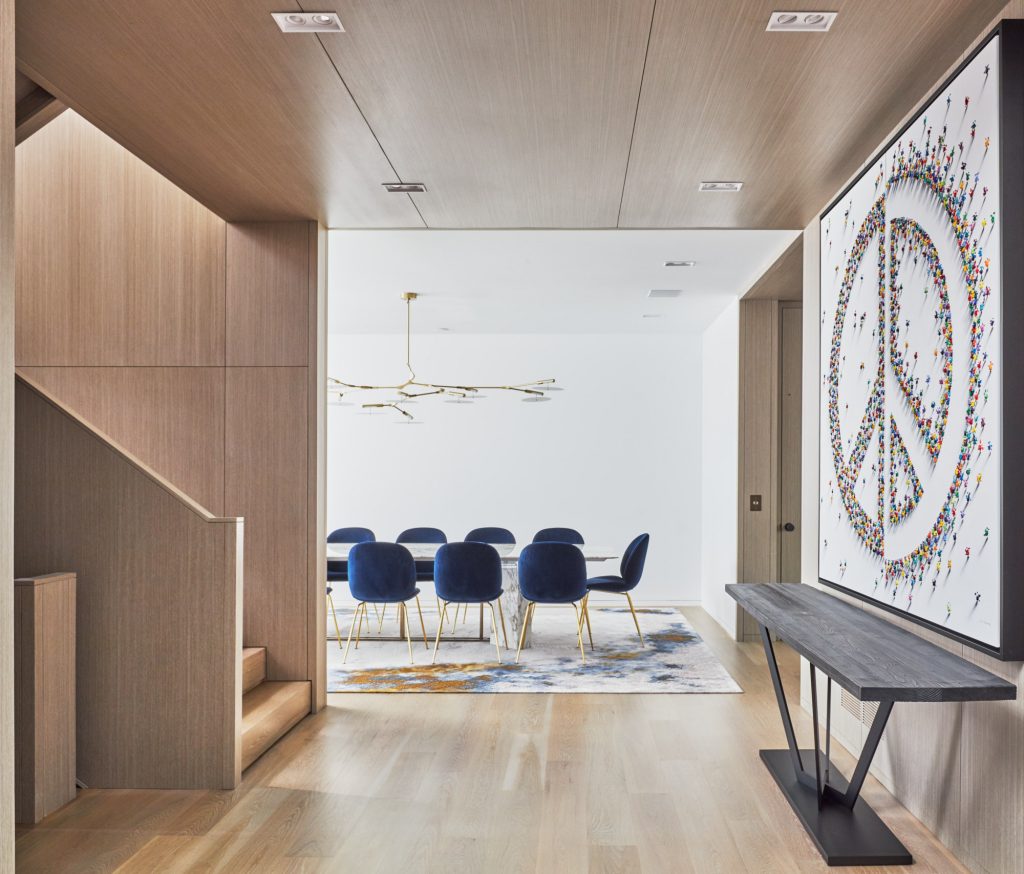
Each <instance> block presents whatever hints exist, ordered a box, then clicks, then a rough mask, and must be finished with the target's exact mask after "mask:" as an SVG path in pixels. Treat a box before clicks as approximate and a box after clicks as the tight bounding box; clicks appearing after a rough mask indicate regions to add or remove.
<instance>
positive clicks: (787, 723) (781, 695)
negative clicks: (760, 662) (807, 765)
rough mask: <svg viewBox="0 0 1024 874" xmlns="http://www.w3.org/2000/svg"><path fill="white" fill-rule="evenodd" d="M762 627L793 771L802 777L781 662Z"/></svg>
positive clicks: (763, 640) (765, 651)
mask: <svg viewBox="0 0 1024 874" xmlns="http://www.w3.org/2000/svg"><path fill="white" fill-rule="evenodd" d="M758 627H759V628H760V629H761V643H763V644H764V655H765V658H766V659H767V660H768V671H769V672H770V673H771V675H772V685H773V686H774V687H775V700H776V701H778V702H779V715H780V716H781V717H782V727H783V728H784V729H785V731H786V743H787V744H788V745H789V752H790V756H791V758H792V759H793V771H794V772H795V773H796V775H797V779H800V775H801V774H803V773H804V765H803V762H802V761H801V760H800V748H799V747H798V746H797V744H796V734H795V733H794V732H793V720H792V719H791V718H790V716H789V705H788V704H787V703H786V692H785V690H784V689H783V688H782V677H781V676H779V663H778V662H777V661H776V660H775V648H774V647H773V646H772V638H771V635H770V634H769V633H768V629H767V628H765V626H763V625H759V626H758Z"/></svg>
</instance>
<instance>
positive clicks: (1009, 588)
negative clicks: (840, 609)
mask: <svg viewBox="0 0 1024 874" xmlns="http://www.w3.org/2000/svg"><path fill="white" fill-rule="evenodd" d="M996 36H998V37H999V38H1000V39H999V119H998V122H999V141H998V148H999V154H998V156H997V157H998V161H999V179H1000V182H999V197H1000V200H999V212H1000V216H1001V220H1000V223H999V231H998V232H999V234H1000V244H1001V245H1000V253H1001V259H1002V271H1001V276H1000V294H1001V295H1002V316H1001V322H1002V342H1001V343H1000V347H1001V349H1000V352H1001V356H1002V361H1001V370H1000V372H1001V374H1002V398H1001V403H1002V408H1001V412H1002V417H1001V418H1002V422H1001V429H1002V430H1001V433H1000V441H1001V449H1002V451H1001V456H1002V470H1001V471H1000V488H1001V492H1000V495H1001V504H1000V523H1001V526H1002V528H1001V534H1002V536H1001V537H1000V549H1001V555H1000V560H999V564H1000V580H999V646H998V647H994V646H991V645H989V644H986V643H984V642H983V641H980V640H977V639H975V638H972V637H969V636H968V635H965V634H962V633H960V632H957V631H955V630H953V629H949V628H946V627H944V626H942V625H938V624H936V623H934V622H931V621H930V620H927V619H923V618H921V617H920V616H915V615H914V614H913V613H910V612H908V611H906V610H902V609H900V608H898V607H893V606H892V605H890V604H887V603H885V602H884V601H880V600H878V599H876V598H873V597H872V596H870V595H867V594H865V593H863V592H859V591H856V590H854V589H850V588H847V587H846V586H844V585H842V584H840V583H836V582H834V581H832V580H828V579H825V578H824V577H823V576H822V575H821V533H820V531H821V512H822V506H821V503H820V501H819V504H818V523H819V534H818V574H817V576H818V582H819V583H821V584H822V585H825V586H828V587H829V588H832V589H835V590H837V591H839V592H842V593H843V594H845V595H849V596H851V597H854V598H856V599H857V600H859V601H863V602H865V603H867V604H871V605H872V606H874V607H878V608H880V609H882V610H884V611H886V612H887V613H892V614H894V615H897V616H901V617H903V618H904V619H907V620H909V621H911V622H914V623H915V624H917V625H920V626H922V627H924V628H927V629H929V630H931V631H934V632H936V633H937V634H940V635H942V636H944V637H947V638H951V639H953V640H956V641H959V642H960V643H963V644H965V645H966V646H969V647H971V648H972V649H975V650H978V651H979V652H984V653H987V654H988V655H991V656H993V657H994V658H996V659H999V660H1000V661H1022V660H1024V20H1012V19H1004V20H1003V21H1001V22H1000V23H999V24H998V25H997V26H996V27H995V28H994V29H993V30H992V32H991V33H989V34H987V35H986V36H985V38H984V39H983V40H982V41H981V42H980V43H979V44H978V46H977V47H976V48H975V49H974V51H972V52H971V54H970V55H969V56H968V57H967V58H966V59H965V60H964V61H963V63H961V64H960V65H958V66H957V68H956V69H955V70H954V71H953V72H952V73H951V74H950V75H949V76H948V77H947V78H946V79H945V80H943V82H942V83H941V84H940V85H939V86H938V87H937V88H935V89H934V91H932V93H931V94H929V96H928V98H927V99H926V100H925V101H924V102H923V103H922V104H921V105H922V107H927V106H930V105H931V104H932V102H933V101H934V100H935V99H937V98H938V97H939V96H940V95H941V94H942V92H943V91H945V90H946V89H947V88H948V87H949V86H950V85H951V84H952V83H953V81H954V80H955V79H956V78H957V77H958V76H959V75H960V74H961V73H962V72H963V71H964V69H965V68H966V67H967V66H968V65H969V64H970V63H971V62H972V61H973V60H974V59H975V58H976V57H977V56H978V54H979V53H980V52H981V51H982V50H983V49H984V48H985V47H986V46H988V44H989V43H990V42H991V41H992V39H993V38H994V37H996ZM923 114H924V109H923V108H922V109H921V110H919V111H918V112H916V113H915V114H914V115H913V117H911V118H910V119H909V120H908V122H907V123H906V124H905V125H904V126H903V127H901V128H900V130H899V131H898V132H897V133H896V134H895V135H894V136H893V137H892V138H891V139H890V140H889V141H888V142H886V143H885V145H883V146H882V147H881V148H880V149H878V151H877V152H875V154H874V155H873V157H872V159H871V160H870V161H868V162H867V163H866V164H865V165H864V166H865V169H864V171H863V172H861V173H860V174H858V175H857V177H856V178H855V179H854V180H853V181H852V182H851V183H850V184H849V185H847V186H846V187H845V188H844V189H843V190H842V191H841V192H840V193H839V195H838V196H836V198H835V199H834V200H832V202H831V203H829V205H828V206H827V207H825V209H824V210H822V213H821V214H822V215H825V214H826V213H828V212H830V211H831V210H832V209H833V208H834V207H835V206H836V205H837V204H838V203H840V202H841V201H842V200H843V199H844V198H845V197H846V195H847V194H848V193H849V191H850V190H851V189H852V188H853V187H854V186H856V185H857V184H858V183H859V182H860V181H861V179H863V178H864V176H865V175H867V174H868V173H870V172H872V171H873V170H874V168H875V165H876V164H877V163H878V161H879V159H880V158H881V157H882V156H883V155H884V154H885V153H886V152H887V151H888V150H889V149H890V148H891V147H892V146H893V145H894V144H895V143H896V142H897V141H898V140H899V139H900V138H901V137H902V136H903V135H904V134H905V133H906V132H907V131H908V130H909V129H910V128H911V127H913V126H914V125H915V124H917V123H918V122H919V120H920V119H921V117H922V115H923ZM820 336H821V335H820V332H819V340H820ZM1011 338H1018V339H1019V342H1010V340H1011ZM818 360H819V384H818V390H819V391H820V376H821V373H820V366H821V364H820V362H821V356H820V348H819V356H818ZM818 414H819V418H818V428H819V436H820V429H821V427H822V420H821V405H820V403H819V405H818ZM818 495H819V496H820V495H821V464H820V463H819V465H818ZM1014 495H1018V496H1020V498H1021V500H1020V501H1017V500H1015V499H1014V497H1013V496H1014Z"/></svg>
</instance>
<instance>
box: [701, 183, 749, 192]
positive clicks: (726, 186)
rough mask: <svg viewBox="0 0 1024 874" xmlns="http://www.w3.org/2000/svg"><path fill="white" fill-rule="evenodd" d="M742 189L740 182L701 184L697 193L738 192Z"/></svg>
mask: <svg viewBox="0 0 1024 874" xmlns="http://www.w3.org/2000/svg"><path fill="white" fill-rule="evenodd" d="M742 187H743V183H742V182H701V184H700V186H699V187H698V188H697V190H698V191H714V192H720V191H731V192H736V191H739V190H740V189H741V188H742Z"/></svg>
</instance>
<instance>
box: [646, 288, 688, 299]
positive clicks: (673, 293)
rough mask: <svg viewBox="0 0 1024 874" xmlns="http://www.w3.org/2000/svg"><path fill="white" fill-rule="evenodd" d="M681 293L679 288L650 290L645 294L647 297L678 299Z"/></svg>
mask: <svg viewBox="0 0 1024 874" xmlns="http://www.w3.org/2000/svg"><path fill="white" fill-rule="evenodd" d="M682 293H683V290H682V289H681V288H652V289H651V290H650V291H649V292H647V296H648V297H679V295H681V294H682Z"/></svg>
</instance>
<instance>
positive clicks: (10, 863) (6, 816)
mask: <svg viewBox="0 0 1024 874" xmlns="http://www.w3.org/2000/svg"><path fill="white" fill-rule="evenodd" d="M13 421H14V0H0V422H3V423H4V425H3V428H0V871H13V870H14V586H13V585H12V584H11V582H10V581H12V580H13V579H14V428H13V426H12V424H11V423H12V422H13Z"/></svg>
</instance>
